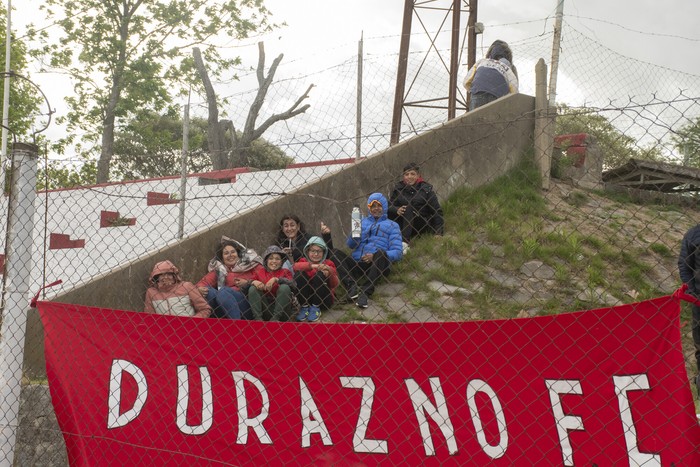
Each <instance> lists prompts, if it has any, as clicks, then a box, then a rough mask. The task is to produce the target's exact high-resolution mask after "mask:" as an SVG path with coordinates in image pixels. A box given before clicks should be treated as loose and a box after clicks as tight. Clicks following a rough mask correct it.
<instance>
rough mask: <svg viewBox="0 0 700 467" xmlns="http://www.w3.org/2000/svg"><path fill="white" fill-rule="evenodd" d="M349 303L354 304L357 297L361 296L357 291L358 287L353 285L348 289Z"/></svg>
mask: <svg viewBox="0 0 700 467" xmlns="http://www.w3.org/2000/svg"><path fill="white" fill-rule="evenodd" d="M347 291H348V301H350V302H354V301H355V300H357V297H359V296H360V292H358V291H357V286H356V285H351V286H350V287H349V288H348V289H347Z"/></svg>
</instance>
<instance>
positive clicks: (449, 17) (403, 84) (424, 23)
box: [391, 0, 477, 144]
mask: <svg viewBox="0 0 700 467" xmlns="http://www.w3.org/2000/svg"><path fill="white" fill-rule="evenodd" d="M476 14H477V0H422V1H420V0H405V3H404V12H403V26H402V31H401V45H400V48H399V65H398V70H397V74H396V93H395V95H394V110H393V117H392V122H391V144H396V143H398V141H399V138H400V135H401V121H402V117H403V116H404V115H405V116H406V118H407V120H408V122H409V124H410V125H411V126H413V125H412V123H411V115H410V109H411V108H416V107H422V108H436V109H446V110H447V118H448V119H452V118H454V117H455V115H456V112H457V109H460V110H465V111H466V109H467V99H466V95H465V93H464V91H462V90H461V89H459V88H458V86H459V83H457V73H458V71H459V66H460V61H461V59H462V51H463V50H464V44H465V42H467V49H468V52H467V64H466V65H467V67H471V66H472V65H473V64H474V61H475V59H476V31H475V28H474V25H475V24H476ZM414 18H415V19H416V20H417V24H418V25H420V29H421V31H422V32H423V33H424V34H425V36H427V37H428V39H429V41H430V46H429V48H428V50H427V51H426V52H425V53H424V54H422V57H421V61H420V65H419V66H418V68H417V69H416V70H414V71H413V72H412V73H411V76H409V73H408V61H409V53H410V42H411V36H412V32H411V28H412V25H413V20H414ZM465 19H466V27H465V28H464V29H463V30H462V29H461V28H462V26H461V25H462V24H464V23H465V21H464V20H465ZM434 26H439V27H437V29H434V30H433V27H434ZM446 35H449V54H446V53H445V51H444V50H440V48H439V44H438V41H439V40H441V39H444V37H445V36H446ZM425 36H421V37H422V38H425ZM435 55H436V57H435ZM444 55H449V57H445V56H444ZM435 61H438V62H439V63H441V64H442V65H443V66H444V67H445V69H446V71H447V75H448V79H447V80H446V82H445V87H444V88H443V87H440V89H436V95H435V96H429V97H426V96H422V97H421V98H415V100H414V98H413V97H412V91H413V90H414V85H415V84H416V83H417V82H418V78H419V77H420V76H421V72H422V71H423V69H424V67H425V66H426V64H434V63H435ZM445 94H447V96H445Z"/></svg>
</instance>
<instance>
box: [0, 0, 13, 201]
mask: <svg viewBox="0 0 700 467" xmlns="http://www.w3.org/2000/svg"><path fill="white" fill-rule="evenodd" d="M11 15H12V0H7V28H6V31H5V80H4V87H3V95H2V143H1V146H0V193H3V192H4V191H5V161H6V160H7V128H8V127H9V126H10V71H11V68H10V62H11V58H12V21H11Z"/></svg>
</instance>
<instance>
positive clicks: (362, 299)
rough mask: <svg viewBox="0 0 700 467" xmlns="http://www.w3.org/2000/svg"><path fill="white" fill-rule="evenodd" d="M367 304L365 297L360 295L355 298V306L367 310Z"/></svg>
mask: <svg viewBox="0 0 700 467" xmlns="http://www.w3.org/2000/svg"><path fill="white" fill-rule="evenodd" d="M367 302H368V299H367V295H365V294H360V296H359V297H357V301H356V302H355V304H356V305H357V306H359V307H360V308H367V307H368V306H369V304H368V303H367Z"/></svg>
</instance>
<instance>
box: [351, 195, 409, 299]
mask: <svg viewBox="0 0 700 467" xmlns="http://www.w3.org/2000/svg"><path fill="white" fill-rule="evenodd" d="M367 208H368V209H369V215H368V216H367V217H365V218H363V219H362V230H361V234H360V238H353V237H350V238H348V241H347V245H348V247H349V248H350V249H352V255H351V256H348V257H347V258H345V259H343V261H342V262H341V264H340V267H339V274H340V280H341V282H342V283H343V285H344V286H345V289H346V290H347V292H348V298H349V299H350V300H353V301H355V303H356V304H357V306H359V307H360V308H367V306H368V299H369V297H370V296H371V295H372V294H373V293H374V289H375V286H376V284H377V283H378V282H379V280H380V279H381V278H382V277H386V276H388V275H389V272H391V264H392V263H394V262H396V261H399V260H400V259H401V258H402V257H403V247H402V244H401V228H400V227H399V224H397V223H396V222H394V221H392V220H389V218H388V217H387V213H388V212H389V203H388V202H387V200H386V197H385V196H384V195H383V194H381V193H372V194H371V195H370V196H369V198H368V199H367ZM363 279H364V284H362V287H361V288H360V287H358V282H361V281H362V280H363Z"/></svg>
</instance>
